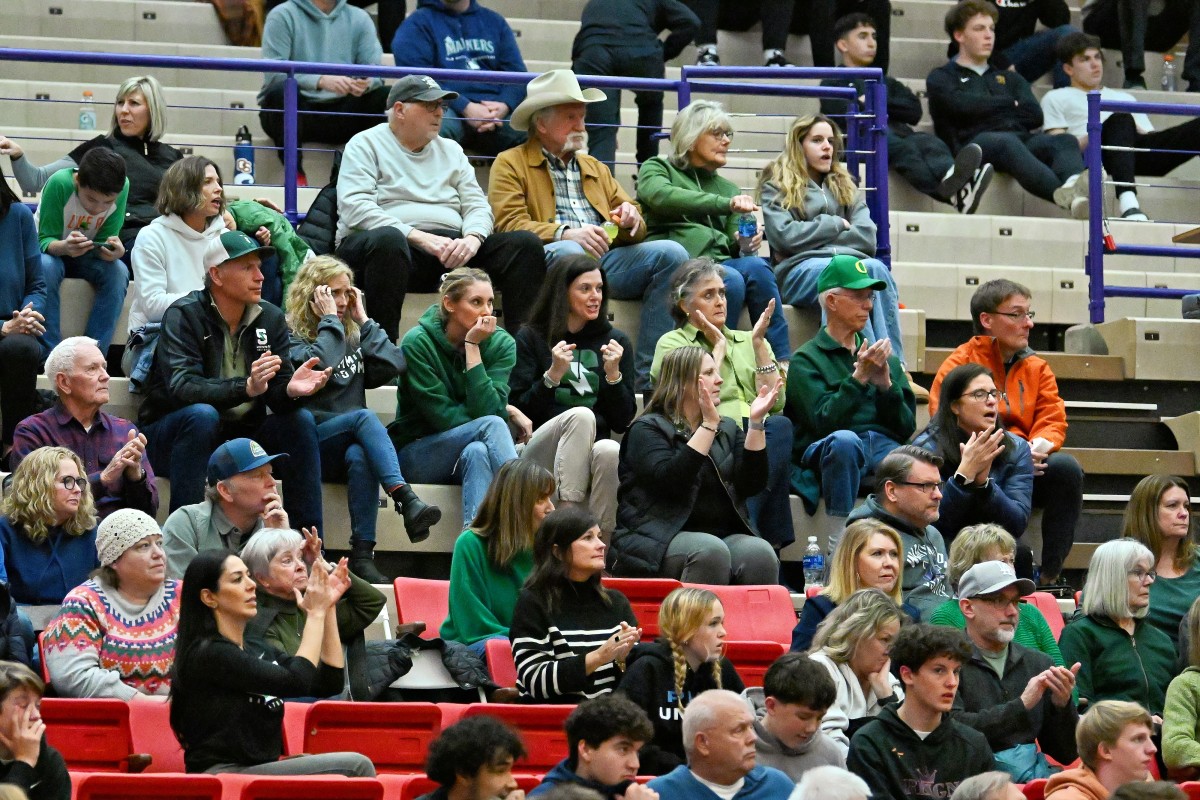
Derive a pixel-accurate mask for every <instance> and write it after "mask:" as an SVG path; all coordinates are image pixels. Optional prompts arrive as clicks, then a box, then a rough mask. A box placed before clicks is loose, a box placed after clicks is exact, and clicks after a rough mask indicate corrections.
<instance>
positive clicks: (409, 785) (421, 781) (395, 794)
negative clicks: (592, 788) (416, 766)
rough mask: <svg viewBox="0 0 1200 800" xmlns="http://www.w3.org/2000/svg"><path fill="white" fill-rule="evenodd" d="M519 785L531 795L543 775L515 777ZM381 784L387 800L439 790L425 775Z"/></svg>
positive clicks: (384, 780)
mask: <svg viewBox="0 0 1200 800" xmlns="http://www.w3.org/2000/svg"><path fill="white" fill-rule="evenodd" d="M513 777H514V778H516V779H517V785H518V786H519V787H521V789H522V790H523V791H524V792H525V794H529V793H530V792H531V791H533V789H534V787H536V786H537V785H538V784H539V783H541V782H542V778H543V777H544V776H543V775H517V774H514V775H513ZM379 782H380V783H382V784H383V787H384V796H385V797H386V798H387V800H417V798H418V797H420V796H421V795H426V794H429V793H430V792H432V791H433V790H435V789H437V788H438V784H437V783H434V782H433V781H431V780H430V779H429V778H427V777H425V776H424V775H381V776H380V777H379Z"/></svg>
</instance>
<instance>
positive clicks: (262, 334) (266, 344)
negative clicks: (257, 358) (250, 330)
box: [254, 328, 271, 354]
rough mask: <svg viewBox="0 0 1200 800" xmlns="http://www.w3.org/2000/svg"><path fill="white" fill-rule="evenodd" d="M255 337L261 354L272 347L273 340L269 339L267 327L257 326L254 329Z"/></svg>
mask: <svg viewBox="0 0 1200 800" xmlns="http://www.w3.org/2000/svg"><path fill="white" fill-rule="evenodd" d="M254 339H255V345H256V347H257V349H258V352H259V353H260V354H262V353H265V352H267V351H268V350H270V349H271V342H270V340H269V339H267V329H266V328H255V329H254Z"/></svg>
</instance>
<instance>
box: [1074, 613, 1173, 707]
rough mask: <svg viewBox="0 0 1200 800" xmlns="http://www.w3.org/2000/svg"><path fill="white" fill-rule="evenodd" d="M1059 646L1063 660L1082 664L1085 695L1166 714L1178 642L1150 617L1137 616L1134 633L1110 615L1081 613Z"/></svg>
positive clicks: (1081, 687)
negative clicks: (1126, 703)
mask: <svg viewBox="0 0 1200 800" xmlns="http://www.w3.org/2000/svg"><path fill="white" fill-rule="evenodd" d="M1058 646H1059V648H1061V649H1062V654H1063V662H1064V663H1066V664H1074V663H1075V662H1076V661H1078V662H1079V663H1080V664H1081V665H1082V667H1081V668H1080V670H1079V678H1078V679H1077V680H1076V682H1075V685H1076V687H1077V688H1078V689H1079V697H1080V698H1081V700H1087V701H1088V702H1089V703H1094V702H1096V701H1097V700H1129V701H1131V702H1134V703H1140V704H1141V706H1142V708H1144V709H1146V710H1147V711H1149V712H1150V713H1151V714H1159V715H1161V714H1162V713H1163V706H1164V705H1165V703H1166V692H1167V685H1168V684H1169V683H1170V682H1171V679H1172V678H1174V677H1175V661H1176V652H1175V645H1173V644H1171V638H1170V637H1169V636H1167V635H1166V634H1165V633H1163V632H1162V631H1160V630H1159V629H1158V628H1156V627H1154V626H1153V625H1151V624H1150V623H1149V622H1148V621H1147V620H1145V619H1139V620H1136V621H1135V623H1134V629H1133V636H1130V635H1129V634H1128V633H1126V632H1125V631H1124V629H1123V628H1121V627H1120V626H1118V625H1117V624H1116V623H1115V622H1113V621H1112V620H1111V619H1109V618H1108V617H1101V616H1087V617H1079V618H1078V619H1076V620H1075V621H1073V622H1072V623H1071V624H1070V625H1068V626H1067V627H1066V628H1064V629H1063V632H1062V636H1060V637H1059V640H1058Z"/></svg>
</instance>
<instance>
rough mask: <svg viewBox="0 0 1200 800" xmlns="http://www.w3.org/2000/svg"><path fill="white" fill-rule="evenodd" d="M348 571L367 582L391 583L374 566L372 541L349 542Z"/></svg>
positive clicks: (373, 545) (389, 579)
mask: <svg viewBox="0 0 1200 800" xmlns="http://www.w3.org/2000/svg"><path fill="white" fill-rule="evenodd" d="M350 571H351V572H353V573H354V574H355V575H357V576H358V577H360V578H362V579H363V580H364V581H366V582H367V583H385V584H386V583H391V582H392V580H391V578H389V577H388V576H386V575H384V574H383V573H382V572H380V571H379V570H378V568H376V566H375V543H374V542H358V541H355V542H351V543H350Z"/></svg>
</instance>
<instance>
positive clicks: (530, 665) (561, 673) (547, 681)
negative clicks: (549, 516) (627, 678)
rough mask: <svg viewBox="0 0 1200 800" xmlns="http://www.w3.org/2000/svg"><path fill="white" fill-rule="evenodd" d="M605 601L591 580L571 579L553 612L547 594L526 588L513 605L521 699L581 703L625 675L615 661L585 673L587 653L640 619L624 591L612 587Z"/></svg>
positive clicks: (607, 689)
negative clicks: (624, 626)
mask: <svg viewBox="0 0 1200 800" xmlns="http://www.w3.org/2000/svg"><path fill="white" fill-rule="evenodd" d="M607 593H608V599H609V603H607V604H606V603H605V602H604V600H603V599H601V598H600V596H599V595H598V594H597V591H596V589H595V588H593V587H592V586H591V585H590V584H588V583H568V584H567V586H566V587H565V588H564V590H563V593H562V598H561V600H560V601H559V603H558V607H557V608H555V610H554V611H553V612H551V611H549V610H548V609H547V607H546V603H545V598H543V597H541V596H540V595H535V594H534V593H533V592H531V591H529V590H528V589H522V590H521V594H520V595H519V596H518V597H517V605H516V608H515V609H513V621H512V627H511V628H510V629H509V633H508V636H509V638H510V639H512V645H513V660H514V661H515V662H516V666H517V688H518V689H519V690H520V692H521V697H522V699H524V700H525V701H527V702H534V703H571V704H574V703H578V702H580V701H582V700H590V699H592V698H593V697H599V696H600V695H602V694H608V693H609V692H611V691H612V690H613V689H615V688H616V687H617V681H619V680H620V678H621V673H620V671H619V670H618V669H617V666H616V665H615V664H612V663H608V664H603V665H601V666H600V667H599V668H598V669H597V670H596V671H595V672H593V673H592V674H591V675H588V674H587V670H586V668H585V665H584V660H585V658H586V657H587V654H588V653H590V652H592V651H593V650H595V649H596V648H598V647H600V646H601V645H602V644H604V640H605V639H607V638H608V637H610V636H612V635H613V634H614V633H616V632H617V630H619V629H620V627H621V622H622V621H624V622H628V623H629V624H630V625H632V626H633V627H637V618H636V617H635V616H634V615H633V609H632V608H631V607H630V605H629V600H628V599H626V597H625V595H623V594H621V593H620V592H618V591H615V590H613V589H608V590H607Z"/></svg>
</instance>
